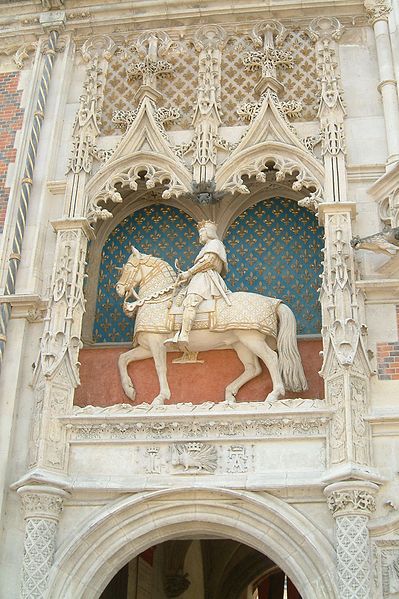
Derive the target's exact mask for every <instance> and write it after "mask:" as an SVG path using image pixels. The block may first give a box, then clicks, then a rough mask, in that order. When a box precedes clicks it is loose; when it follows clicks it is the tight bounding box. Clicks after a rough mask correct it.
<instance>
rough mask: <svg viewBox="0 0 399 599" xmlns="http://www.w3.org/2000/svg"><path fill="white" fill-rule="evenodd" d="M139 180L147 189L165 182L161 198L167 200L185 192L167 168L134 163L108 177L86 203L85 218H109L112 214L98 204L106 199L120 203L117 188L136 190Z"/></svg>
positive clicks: (94, 220)
mask: <svg viewBox="0 0 399 599" xmlns="http://www.w3.org/2000/svg"><path fill="white" fill-rule="evenodd" d="M140 181H144V182H145V185H146V187H147V189H153V188H154V187H155V186H156V185H163V184H165V186H166V189H165V190H164V191H163V193H162V198H163V199H164V200H168V199H170V198H171V197H176V198H178V197H179V196H180V195H182V194H183V193H186V192H187V189H186V187H185V186H184V185H183V183H182V182H181V181H180V180H179V179H178V177H177V176H176V175H175V174H174V173H173V172H172V171H169V170H166V169H164V168H161V167H159V166H154V165H152V164H135V165H134V166H133V167H131V168H129V169H127V170H125V171H124V172H121V173H116V174H115V175H113V176H112V177H110V178H109V179H108V181H107V182H106V184H105V186H104V188H103V190H102V191H100V192H99V193H98V194H97V195H96V196H95V197H94V198H93V199H92V200H91V201H90V202H89V205H88V213H87V218H88V220H89V221H90V222H96V221H97V220H99V219H100V220H103V219H107V218H111V217H112V214H111V212H109V211H108V210H106V209H105V208H102V207H100V206H99V205H98V204H99V202H101V203H106V202H108V201H111V202H113V203H114V204H120V203H121V202H122V201H123V198H122V195H121V193H120V192H119V189H125V188H129V189H131V190H132V191H137V189H138V185H139V182H140Z"/></svg>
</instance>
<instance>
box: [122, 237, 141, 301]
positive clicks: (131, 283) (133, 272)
mask: <svg viewBox="0 0 399 599" xmlns="http://www.w3.org/2000/svg"><path fill="white" fill-rule="evenodd" d="M141 259H142V255H141V254H140V252H139V251H138V250H137V249H136V248H135V247H134V246H132V253H131V254H130V256H129V259H128V261H127V262H126V264H124V265H123V267H122V274H121V276H120V279H119V281H118V282H117V284H116V293H117V294H118V295H119V297H124V298H125V299H126V298H128V297H129V296H130V295H131V293H132V289H134V287H136V285H138V284H139V283H140V279H141V276H142V274H141V269H140V263H141Z"/></svg>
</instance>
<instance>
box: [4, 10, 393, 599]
mask: <svg viewBox="0 0 399 599" xmlns="http://www.w3.org/2000/svg"><path fill="white" fill-rule="evenodd" d="M134 4H135V6H134V7H132V5H131V3H124V2H121V3H115V5H113V4H109V3H108V4H107V3H103V4H102V3H100V2H91V3H89V4H87V6H86V5H84V4H83V3H81V2H74V1H72V0H65V1H64V2H61V1H60V2H58V1H57V0H43V1H42V2H41V3H31V2H25V3H19V2H15V3H13V2H11V3H8V4H7V5H3V9H2V19H3V20H4V23H3V26H2V28H1V30H0V39H1V41H0V82H1V81H10V82H11V83H10V85H11V86H12V90H11V91H12V93H11V96H12V98H14V100H15V102H18V106H13V107H12V111H11V112H10V117H9V118H10V125H11V128H13V133H12V134H10V135H11V137H10V138H7V139H6V140H5V142H4V143H5V146H4V148H5V150H6V152H5V153H4V154H2V157H1V160H4V163H3V162H1V163H0V167H1V169H2V170H1V174H0V179H1V181H2V182H3V181H4V186H3V188H4V189H9V190H10V192H9V195H8V203H7V212H6V218H5V223H4V232H3V234H2V238H1V244H2V245H1V262H0V264H1V272H0V287H1V293H2V295H1V298H0V300H1V302H2V304H4V306H5V307H4V308H3V311H2V314H7V317H6V318H4V319H3V320H4V322H2V326H3V329H4V331H3V332H2V337H1V338H0V342H1V344H2V348H3V349H4V352H3V362H2V370H1V377H0V489H1V494H0V518H1V531H2V535H3V537H2V542H1V543H0V581H1V587H0V588H1V589H2V590H1V592H0V594H1V593H4V596H6V597H7V598H9V599H17V598H18V597H35V598H38V599H39V598H40V599H41V598H44V597H51V598H52V599H56V598H57V599H58V598H60V599H61V598H71V599H72V598H73V599H77V598H80V597H82V598H83V597H84V598H89V597H90V598H93V599H95V598H98V597H99V596H100V594H101V592H102V590H103V589H104V588H105V586H106V585H107V584H108V582H109V581H110V579H111V578H112V576H113V575H114V573H115V572H116V571H117V570H119V569H120V568H121V567H122V566H123V565H124V564H125V563H127V562H128V561H129V560H131V559H132V558H133V557H134V556H136V555H138V554H139V553H140V552H142V551H144V550H146V549H148V548H149V547H150V546H152V545H155V544H159V543H162V542H164V541H171V540H173V539H176V538H180V539H181V538H185V537H187V538H202V537H207V536H210V535H212V534H213V535H215V536H217V537H220V538H230V539H233V540H235V541H238V542H241V543H244V544H247V545H250V546H252V547H256V548H257V550H258V551H260V552H261V553H263V554H265V555H266V556H267V557H268V558H269V559H270V560H272V561H273V562H274V563H276V564H277V565H278V566H279V567H280V568H282V569H283V570H284V571H285V572H286V573H287V575H288V576H289V578H290V579H291V580H292V581H293V583H294V584H295V586H296V587H297V588H298V591H299V592H300V593H301V595H302V597H303V599H322V598H323V599H366V598H369V597H372V598H373V599H382V598H383V599H390V598H392V599H395V597H398V596H399V576H398V563H399V544H398V538H399V537H398V534H399V516H398V511H397V510H398V503H397V497H398V491H399V483H398V470H399V468H398V466H399V462H398V455H399V454H398V444H399V408H398V400H397V398H398V396H399V366H398V364H399V362H398V356H397V355H396V354H397V353H398V351H397V345H398V339H399V337H398V305H399V258H398V252H396V251H395V249H393V250H392V251H391V253H388V254H389V255H387V254H383V253H378V252H373V251H367V250H364V249H359V250H355V249H354V247H353V244H352V245H351V240H352V238H353V237H354V236H355V235H358V236H359V237H361V238H365V237H368V236H371V235H374V234H376V233H379V232H381V231H382V229H383V227H384V226H388V227H390V228H391V229H395V228H396V227H398V226H399V220H398V214H399V104H398V83H397V78H398V75H399V55H398V51H397V50H398V42H397V31H398V23H399V13H398V7H397V4H394V6H393V8H392V9H391V6H390V5H389V3H388V1H387V0H366V1H365V2H364V5H363V3H362V2H359V1H353V2H350V3H348V2H347V1H345V2H344V1H343V0H338V1H337V2H334V3H332V2H327V1H326V2H324V3H321V4H320V3H319V4H318V6H317V7H315V6H314V3H312V2H301V3H300V4H299V3H298V2H296V1H294V0H292V1H291V0H290V1H288V0H287V1H285V0H284V1H283V2H278V3H277V2H274V1H273V2H270V3H268V4H267V5H265V3H264V2H260V1H259V2H258V1H257V0H253V1H252V2H248V1H244V0H242V1H241V0H239V1H236V2H234V8H233V9H232V4H231V3H230V2H225V1H224V0H220V1H219V2H206V3H201V8H198V3H195V2H191V1H187V2H174V1H173V0H167V1H166V2H165V1H160V0H155V1H154V2H151V3H149V2H141V3H137V2H136V3H134ZM54 32H55V33H54ZM14 60H15V62H13V61H14ZM49 65H50V66H51V69H49ZM17 71H19V73H20V75H19V77H17V76H16V75H14V74H13V75H12V77H11V75H10V79H7V77H6V75H5V74H10V73H15V72H17ZM17 79H18V90H15V85H14V84H15V81H16V80H17ZM43 85H44V86H45V87H46V94H47V95H46V103H45V110H44V109H43V110H41V109H40V98H41V96H40V93H41V91H40V90H41V86H42V88H43ZM9 91H10V90H9ZM42 92H43V89H42ZM16 94H17V95H16ZM38 106H39V108H38ZM15 110H17V111H19V112H18V114H21V116H22V112H23V119H22V123H21V128H20V129H19V130H18V131H17V132H15V131H14V129H15V128H16V127H15V126H14V125H15V122H14V120H13V119H14V117H15ZM3 116H4V115H0V117H3ZM5 118H6V120H7V115H6V116H5ZM38 123H40V126H39V125H38ZM32 131H33V142H32V143H33V145H34V146H35V161H34V165H33V163H32V155H31V154H30V150H29V148H30V145H29V139H30V136H31V134H32ZM1 143H2V142H1ZM10 145H12V146H13V147H12V148H11V149H12V150H15V152H11V150H10ZM14 154H15V156H14ZM33 166H34V168H33ZM27 169H28V170H27ZM29 169H31V171H32V172H31V174H30V175H29V176H27V175H26V173H27V172H28V173H29V172H30V171H29ZM3 175H4V177H3ZM209 181H213V182H214V185H213V187H212V186H209ZM3 188H2V189H3ZM26 189H29V194H28V196H29V197H28V200H27V195H26V193H25V191H26ZM279 196H282V197H285V198H288V199H290V200H292V201H293V202H297V203H298V205H299V206H301V207H302V208H303V209H307V210H310V211H312V213H314V215H315V218H317V219H318V222H319V223H320V225H321V226H323V227H324V233H325V248H324V254H323V256H321V257H320V262H322V276H321V279H320V284H319V286H320V305H321V308H320V309H321V314H322V331H321V337H318V339H317V342H318V343H322V344H323V351H322V361H323V364H322V367H321V370H320V376H321V378H322V380H323V383H324V390H325V393H324V396H325V399H320V398H319V397H314V396H312V394H310V395H308V396H304V394H302V395H301V398H292V399H287V398H285V399H281V400H278V401H275V402H273V403H270V402H261V401H238V402H236V403H232V402H231V403H230V404H223V403H214V402H207V401H205V402H203V403H198V402H190V397H189V394H188V396H187V398H186V401H184V402H180V403H177V404H173V403H170V402H167V401H166V402H165V405H159V406H150V405H149V404H141V405H138V404H133V403H131V402H129V400H128V398H126V401H125V403H115V402H110V403H115V405H108V406H105V407H104V406H100V405H95V401H94V402H93V404H94V405H91V406H90V405H89V406H87V405H85V406H84V407H79V406H78V405H74V397H75V392H76V389H77V388H78V387H79V385H80V378H79V361H80V359H83V358H82V356H84V352H82V353H81V356H80V355H79V352H80V349H81V348H82V346H83V345H84V343H85V342H86V341H87V340H89V339H90V338H91V337H90V335H91V329H92V325H93V320H94V313H95V306H96V296H97V286H98V272H99V264H100V261H101V252H102V248H103V246H104V243H105V241H106V239H107V237H108V235H109V234H110V232H111V231H112V230H113V228H114V227H115V226H116V225H117V224H118V223H120V222H121V221H122V220H123V218H125V217H126V216H127V215H129V214H132V213H134V212H135V210H138V209H140V208H142V207H144V206H148V205H150V204H152V203H154V202H158V203H159V202H161V203H165V204H167V205H170V206H174V207H176V208H179V209H181V210H183V212H185V213H186V214H188V215H189V216H190V217H191V218H193V219H194V220H195V221H196V222H200V221H201V220H212V221H215V222H217V223H218V225H219V228H218V231H219V233H220V235H221V237H222V238H223V235H224V234H225V233H226V231H227V230H228V227H229V226H230V225H231V223H232V222H233V220H234V219H235V218H236V217H237V216H238V215H239V214H241V213H242V212H243V211H244V210H245V209H246V208H248V207H249V206H251V205H253V204H255V203H256V202H258V201H259V200H260V199H264V198H270V197H279ZM0 199H1V201H2V202H3V199H4V194H3V195H2V196H1V198H0ZM21 202H22V203H21ZM2 206H3V204H2ZM21 207H22V208H21ZM391 229H390V230H391ZM16 239H17V242H18V243H17V245H18V248H19V249H18V252H17V251H16V250H15V247H16V246H15V242H16V241H15V240H16ZM130 241H133V240H127V243H129V242H130ZM88 247H89V252H88V251H87V250H88ZM374 249H375V248H374ZM377 249H378V248H377ZM121 266H122V264H121ZM253 268H256V265H255V266H254V267H253ZM86 275H88V276H87V277H86ZM116 279H117V275H116V278H115V281H116ZM10 281H11V282H12V285H11V286H10ZM111 293H113V291H111ZM8 316H10V318H9V320H8V322H7V319H8ZM316 345H317V343H316V342H315V346H316ZM115 351H116V350H115ZM318 359H320V358H319V356H317V358H316V355H315V356H314V363H315V364H316V362H317V360H318ZM309 362H312V359H311V358H310V359H309ZM308 366H309V364H305V370H306V368H307V367H308ZM109 368H110V371H111V370H112V369H113V370H112V376H114V371H116V368H117V366H116V363H115V364H109ZM179 368H182V369H184V368H185V365H184V364H181V365H180V366H179ZM314 368H316V366H315V367H314ZM214 376H215V377H217V376H218V373H217V372H216V373H214ZM314 376H316V375H314ZM191 384H192V385H193V386H195V388H196V391H197V390H198V389H199V388H201V386H204V385H205V384H206V382H205V383H204V380H203V379H201V377H198V378H197V379H195V380H193V381H192V383H191ZM84 385H90V377H87V375H86V374H85V378H84ZM312 388H316V386H314V387H312ZM118 392H119V391H118ZM82 393H84V386H82V387H80V388H79V394H82ZM319 395H322V394H319ZM204 396H205V394H204ZM251 399H253V398H251ZM256 399H259V398H256ZM75 403H76V402H75ZM80 403H82V404H84V403H85V402H80ZM162 592H163V591H162ZM157 597H158V598H159V597H161V591H160V590H159V592H158V595H157Z"/></svg>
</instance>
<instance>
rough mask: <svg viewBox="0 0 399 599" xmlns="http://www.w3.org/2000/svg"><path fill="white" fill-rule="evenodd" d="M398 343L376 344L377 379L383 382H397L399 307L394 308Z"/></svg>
mask: <svg viewBox="0 0 399 599" xmlns="http://www.w3.org/2000/svg"><path fill="white" fill-rule="evenodd" d="M396 322H397V326H398V341H393V342H391V343H377V366H378V378H379V379H382V380H383V381H399V305H398V306H396Z"/></svg>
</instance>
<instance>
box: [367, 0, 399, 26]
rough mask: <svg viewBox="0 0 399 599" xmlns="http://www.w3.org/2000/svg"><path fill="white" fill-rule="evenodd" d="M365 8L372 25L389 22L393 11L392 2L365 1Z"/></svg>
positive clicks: (381, 0)
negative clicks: (381, 21) (378, 22)
mask: <svg viewBox="0 0 399 599" xmlns="http://www.w3.org/2000/svg"><path fill="white" fill-rule="evenodd" d="M364 8H365V9H366V12H367V15H368V18H369V21H370V23H371V24H372V25H373V24H374V23H375V22H376V21H380V20H384V21H387V20H388V15H389V13H390V12H391V10H392V6H391V2H390V0H365V2H364Z"/></svg>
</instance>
